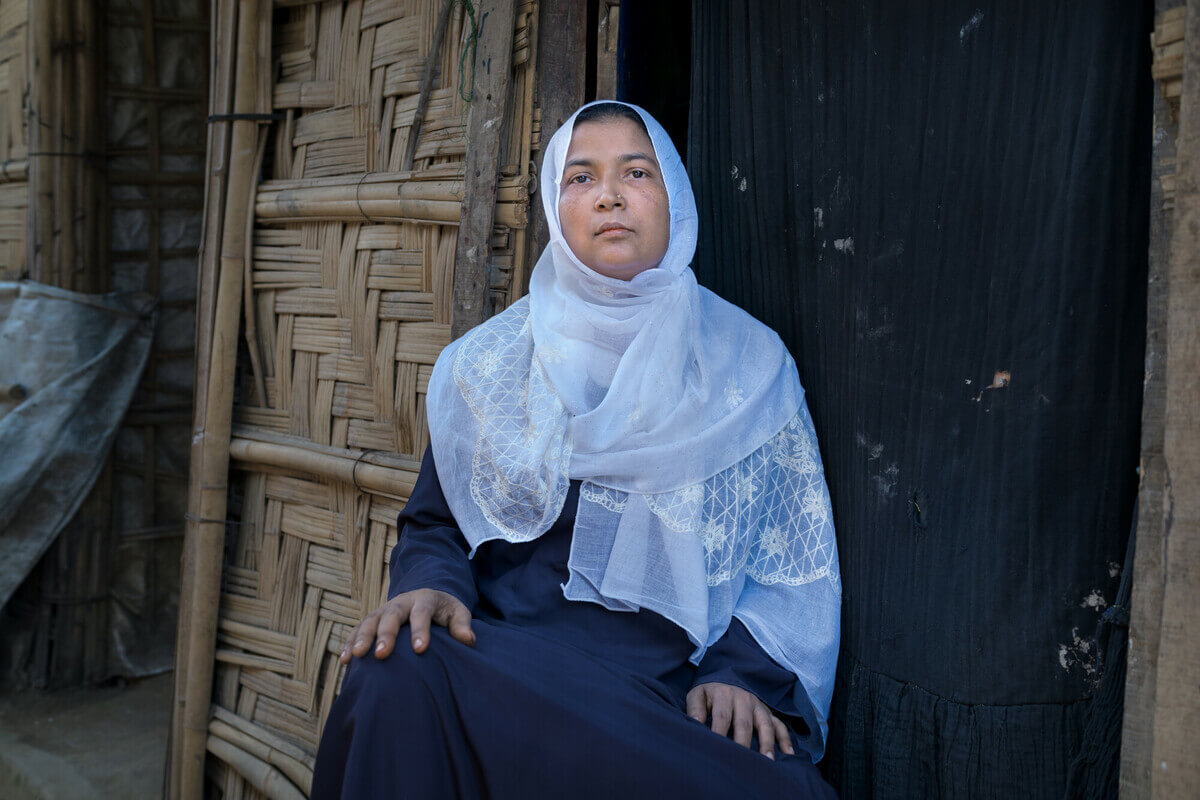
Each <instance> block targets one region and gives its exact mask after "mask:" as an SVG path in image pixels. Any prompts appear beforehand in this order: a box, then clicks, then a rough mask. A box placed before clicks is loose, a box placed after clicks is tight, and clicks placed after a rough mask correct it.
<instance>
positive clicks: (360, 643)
mask: <svg viewBox="0 0 1200 800" xmlns="http://www.w3.org/2000/svg"><path fill="white" fill-rule="evenodd" d="M366 643H367V640H366V639H359V640H358V641H357V642H355V643H354V646H355V647H356V648H357V647H362V646H363V645H365V644H366Z"/></svg>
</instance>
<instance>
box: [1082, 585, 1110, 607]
mask: <svg viewBox="0 0 1200 800" xmlns="http://www.w3.org/2000/svg"><path fill="white" fill-rule="evenodd" d="M1079 607H1080V608H1090V609H1092V610H1093V611H1101V610H1103V609H1105V608H1108V601H1107V600H1105V599H1104V595H1102V594H1100V590H1099V589H1092V593H1091V594H1089V595H1088V596H1087V597H1085V598H1083V601H1082V602H1081V603H1080V604H1079Z"/></svg>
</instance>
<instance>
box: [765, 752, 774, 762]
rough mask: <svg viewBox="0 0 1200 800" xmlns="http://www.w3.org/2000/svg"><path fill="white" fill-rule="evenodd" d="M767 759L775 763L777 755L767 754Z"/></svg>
mask: <svg viewBox="0 0 1200 800" xmlns="http://www.w3.org/2000/svg"><path fill="white" fill-rule="evenodd" d="M767 758H769V759H771V760H772V761H774V760H775V754H774V753H767Z"/></svg>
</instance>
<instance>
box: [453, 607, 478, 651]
mask: <svg viewBox="0 0 1200 800" xmlns="http://www.w3.org/2000/svg"><path fill="white" fill-rule="evenodd" d="M447 605H448V606H449V607H450V624H449V625H447V626H446V627H447V628H449V629H450V635H451V636H453V637H454V638H455V639H457V640H458V641H460V642H462V643H463V644H465V645H468V646H470V647H474V646H475V632H474V631H473V630H471V612H470V611H469V610H467V607H466V606H465V605H463V604H462V603H460V602H458V601H457V600H454V601H450V602H448V603H447Z"/></svg>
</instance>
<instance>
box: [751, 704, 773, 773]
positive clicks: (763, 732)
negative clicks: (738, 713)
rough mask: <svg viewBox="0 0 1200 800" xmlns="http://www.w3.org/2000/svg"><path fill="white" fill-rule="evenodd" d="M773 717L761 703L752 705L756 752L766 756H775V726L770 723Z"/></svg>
mask: <svg viewBox="0 0 1200 800" xmlns="http://www.w3.org/2000/svg"><path fill="white" fill-rule="evenodd" d="M773 719H774V717H772V716H771V712H769V711H767V709H766V707H765V706H763V705H762V704H761V703H759V704H758V705H756V706H755V707H754V728H755V730H756V731H757V732H758V752H760V753H762V754H763V755H764V756H766V757H767V758H772V759H773V758H775V726H774V725H772V724H771V721H772V720H773Z"/></svg>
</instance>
